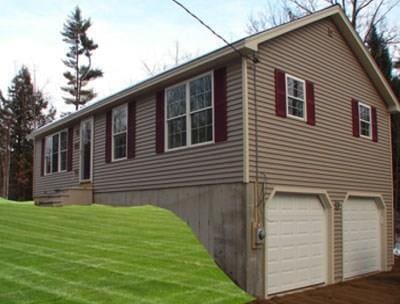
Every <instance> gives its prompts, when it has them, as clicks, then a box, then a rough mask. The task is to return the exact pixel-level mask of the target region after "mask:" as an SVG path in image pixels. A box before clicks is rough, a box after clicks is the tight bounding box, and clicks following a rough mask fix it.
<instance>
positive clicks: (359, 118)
mask: <svg viewBox="0 0 400 304" xmlns="http://www.w3.org/2000/svg"><path fill="white" fill-rule="evenodd" d="M360 107H364V108H367V109H368V112H369V121H367V120H364V119H361V111H360ZM357 111H358V128H359V130H360V137H362V138H367V139H372V111H371V106H369V105H367V104H365V103H362V102H358V108H357ZM362 121H363V122H366V123H368V125H369V136H366V135H363V134H361V122H362Z"/></svg>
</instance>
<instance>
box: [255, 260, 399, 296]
mask: <svg viewBox="0 0 400 304" xmlns="http://www.w3.org/2000/svg"><path fill="white" fill-rule="evenodd" d="M395 262H396V263H395V266H394V267H393V270H392V271H391V272H385V273H379V274H376V275H373V276H369V277H364V278H360V279H356V280H352V281H348V282H342V283H338V284H334V285H329V286H326V287H321V288H316V289H313V290H308V291H304V292H301V293H295V294H290V295H286V296H277V297H274V298H272V299H270V300H257V301H253V302H252V304H272V303H274V304H300V303H301V304H308V303H309V304H380V303H382V304H399V303H400V259H399V258H396V260H395Z"/></svg>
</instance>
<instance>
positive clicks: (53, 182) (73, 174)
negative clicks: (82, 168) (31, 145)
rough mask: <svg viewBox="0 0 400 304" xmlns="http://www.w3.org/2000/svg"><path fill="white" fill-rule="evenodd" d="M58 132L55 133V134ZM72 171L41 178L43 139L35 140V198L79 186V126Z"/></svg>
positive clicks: (74, 141)
mask: <svg viewBox="0 0 400 304" xmlns="http://www.w3.org/2000/svg"><path fill="white" fill-rule="evenodd" d="M55 132H57V131H54V133H55ZM72 146H73V153H72V159H73V161H72V171H69V172H58V173H52V174H48V175H45V176H40V170H41V157H42V148H43V147H42V138H36V139H35V152H34V153H35V155H34V183H33V196H34V197H35V196H37V195H40V194H44V193H51V192H54V191H57V190H62V189H66V188H70V187H74V186H78V185H79V125H78V124H77V125H75V126H74V137H73V145H72Z"/></svg>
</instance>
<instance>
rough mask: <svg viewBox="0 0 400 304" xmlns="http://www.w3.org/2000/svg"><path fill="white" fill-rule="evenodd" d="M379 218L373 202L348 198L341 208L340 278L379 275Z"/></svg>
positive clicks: (370, 199) (367, 199)
mask: <svg viewBox="0 0 400 304" xmlns="http://www.w3.org/2000/svg"><path fill="white" fill-rule="evenodd" d="M380 235H381V233H380V216H379V210H378V207H377V205H376V203H375V200H374V199H372V198H350V199H349V200H347V201H346V202H345V203H344V204H343V277H344V278H351V277H354V276H357V275H361V274H365V273H369V272H374V271H379V270H380V269H381V266H380V265H381V263H380V260H381V258H380V251H381V250H380V249H381V240H380Z"/></svg>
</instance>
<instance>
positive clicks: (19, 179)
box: [3, 66, 55, 200]
mask: <svg viewBox="0 0 400 304" xmlns="http://www.w3.org/2000/svg"><path fill="white" fill-rule="evenodd" d="M3 103H4V108H6V109H7V116H8V125H9V149H8V150H9V151H8V152H9V153H10V154H11V156H10V160H9V161H10V165H9V168H10V170H9V174H8V175H9V181H8V183H9V191H8V197H9V198H11V199H14V200H29V199H31V198H32V166H33V144H32V141H31V140H28V139H27V135H28V134H30V133H31V132H32V131H33V129H34V128H37V127H40V126H42V125H44V124H45V123H47V122H49V121H51V120H52V119H53V118H54V114H55V111H54V109H53V108H50V109H49V108H48V101H47V100H46V99H45V98H44V97H43V94H42V93H41V92H40V91H39V92H35V90H34V86H33V84H32V79H31V75H30V73H29V70H28V69H27V68H26V67H24V66H23V67H22V68H21V69H20V71H19V72H18V73H17V75H16V76H15V77H14V79H13V80H12V83H11V86H10V87H9V89H8V98H7V99H5V100H4V102H3Z"/></svg>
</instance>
